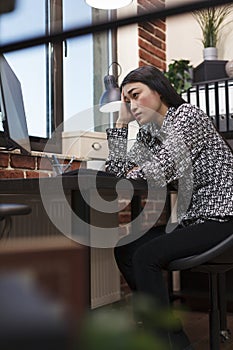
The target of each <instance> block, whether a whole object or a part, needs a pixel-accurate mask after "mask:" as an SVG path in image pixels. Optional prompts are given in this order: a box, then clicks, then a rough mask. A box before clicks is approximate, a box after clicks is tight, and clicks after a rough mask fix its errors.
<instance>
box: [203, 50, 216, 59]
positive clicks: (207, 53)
mask: <svg viewBox="0 0 233 350" xmlns="http://www.w3.org/2000/svg"><path fill="white" fill-rule="evenodd" d="M203 58H204V61H212V60H217V59H218V50H217V48H216V47H205V48H204V50H203Z"/></svg>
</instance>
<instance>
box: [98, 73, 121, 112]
mask: <svg viewBox="0 0 233 350" xmlns="http://www.w3.org/2000/svg"><path fill="white" fill-rule="evenodd" d="M104 85H105V91H104V93H103V94H102V96H101V98H100V102H99V105H100V111H101V112H116V111H119V108H120V104H121V93H120V89H119V87H118V85H117V82H116V79H115V77H114V76H113V75H106V76H105V77H104Z"/></svg>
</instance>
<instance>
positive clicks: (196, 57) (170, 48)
mask: <svg viewBox="0 0 233 350" xmlns="http://www.w3.org/2000/svg"><path fill="white" fill-rule="evenodd" d="M187 1H192V0H166V6H175V5H176V4H177V5H182V3H187ZM229 21H230V22H231V23H230V24H229V25H227V26H226V27H225V28H224V30H223V32H222V36H221V40H220V42H219V45H218V59H220V60H231V59H233V44H232V43H233V11H232V14H231V15H230V16H229ZM202 51H203V46H202V43H201V29H200V27H199V25H198V23H197V21H196V19H195V18H194V17H193V15H192V14H191V13H189V14H185V15H180V16H174V17H169V18H167V63H168V64H169V63H170V62H171V61H172V59H188V60H190V62H191V63H192V64H193V66H194V67H196V66H197V65H198V64H200V63H201V62H202V61H203V54H202Z"/></svg>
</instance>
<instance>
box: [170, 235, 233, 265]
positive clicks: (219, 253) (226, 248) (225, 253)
mask: <svg viewBox="0 0 233 350" xmlns="http://www.w3.org/2000/svg"><path fill="white" fill-rule="evenodd" d="M210 262H211V264H233V233H232V234H231V235H230V236H229V237H227V238H226V239H224V240H223V241H222V242H220V243H219V244H217V245H215V246H214V247H212V248H210V249H208V250H206V251H205V252H203V253H201V254H197V255H192V256H188V257H185V258H180V259H176V260H174V261H172V262H171V263H170V264H169V265H168V266H167V269H168V270H171V271H174V270H186V269H190V268H193V267H195V266H198V265H202V264H205V263H210Z"/></svg>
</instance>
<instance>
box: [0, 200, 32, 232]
mask: <svg viewBox="0 0 233 350" xmlns="http://www.w3.org/2000/svg"><path fill="white" fill-rule="evenodd" d="M31 211H32V209H31V207H30V206H29V205H27V204H22V203H0V221H4V224H3V228H2V231H1V233H0V238H7V237H8V236H9V232H10V230H11V225H12V216H15V215H27V214H30V213H31Z"/></svg>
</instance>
